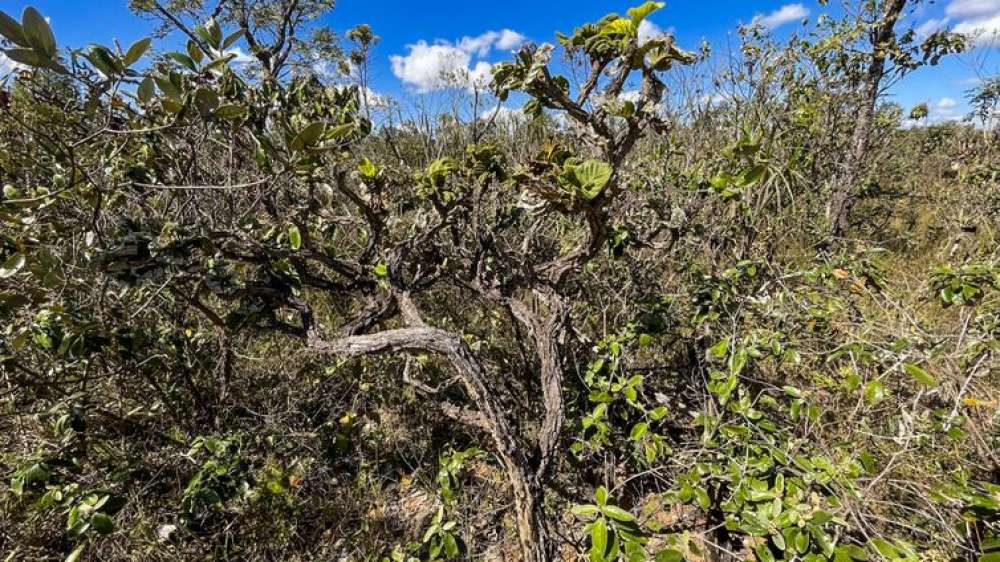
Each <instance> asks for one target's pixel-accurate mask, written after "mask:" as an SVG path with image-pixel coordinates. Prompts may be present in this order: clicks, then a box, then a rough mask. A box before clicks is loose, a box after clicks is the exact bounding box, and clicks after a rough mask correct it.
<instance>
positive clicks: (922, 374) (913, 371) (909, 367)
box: [903, 363, 938, 387]
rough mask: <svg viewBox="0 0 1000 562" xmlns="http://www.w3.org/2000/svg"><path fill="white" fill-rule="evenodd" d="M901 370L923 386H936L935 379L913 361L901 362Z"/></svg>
mask: <svg viewBox="0 0 1000 562" xmlns="http://www.w3.org/2000/svg"><path fill="white" fill-rule="evenodd" d="M903 370H904V371H906V374H908V375H910V376H911V377H913V378H914V379H916V380H917V382H919V383H920V384H922V385H924V386H929V387H933V386H937V384H938V383H937V380H936V379H935V378H934V377H933V376H932V375H931V374H930V373H928V372H927V371H925V370H923V369H922V368H921V367H919V366H917V365H914V364H913V363H903Z"/></svg>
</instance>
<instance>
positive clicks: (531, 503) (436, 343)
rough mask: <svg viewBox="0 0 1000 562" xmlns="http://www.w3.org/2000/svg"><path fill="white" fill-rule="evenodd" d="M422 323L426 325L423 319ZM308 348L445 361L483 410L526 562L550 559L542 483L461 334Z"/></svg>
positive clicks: (407, 332) (369, 338)
mask: <svg viewBox="0 0 1000 562" xmlns="http://www.w3.org/2000/svg"><path fill="white" fill-rule="evenodd" d="M400 307H401V308H402V309H403V310H404V311H406V316H410V317H411V320H412V321H414V322H418V316H417V314H416V311H415V309H414V308H413V306H412V303H411V302H410V301H409V299H408V298H404V299H403V302H401V303H400ZM419 322H420V323H421V324H422V321H419ZM309 347H310V348H311V349H312V350H313V351H315V352H318V353H322V354H331V355H341V356H347V357H358V356H362V355H372V354H377V353H384V352H394V351H397V352H398V351H421V352H426V353H435V354H438V355H441V356H443V357H445V358H446V359H447V360H448V361H449V362H450V363H451V366H452V368H453V369H454V370H455V373H456V375H457V376H458V378H459V380H461V382H462V385H463V386H464V387H465V391H466V393H467V394H468V395H469V399H470V400H471V401H472V402H473V403H474V404H475V405H476V407H477V408H478V409H479V413H480V416H481V419H482V421H483V424H484V427H485V429H486V430H487V432H488V433H489V434H490V437H491V438H492V440H493V444H494V447H495V448H496V451H497V455H498V456H499V457H500V460H501V462H502V463H503V465H504V469H505V470H506V472H507V477H508V478H509V479H510V484H511V488H512V495H513V499H514V516H515V523H516V525H517V534H518V542H519V546H520V548H521V552H522V557H523V560H524V562H543V561H545V560H547V559H548V558H547V556H546V555H547V552H548V550H547V549H548V548H549V544H548V538H547V533H546V531H545V525H544V512H543V505H542V499H543V498H542V486H541V483H540V480H539V479H538V477H537V476H536V475H535V474H534V472H533V470H532V469H531V466H530V463H529V460H528V459H527V458H526V456H525V455H524V449H523V448H522V447H521V445H520V444H519V443H518V440H517V438H516V437H515V434H514V431H513V429H512V428H511V426H510V423H509V421H508V420H507V418H506V416H505V415H504V414H503V411H502V408H501V406H500V405H499V404H498V403H497V401H496V399H495V398H494V394H493V393H492V392H491V391H490V389H489V386H488V385H487V383H486V380H487V376H486V372H485V369H484V368H483V367H482V365H481V364H480V363H479V361H478V360H477V359H476V357H475V356H474V355H473V353H472V350H470V349H469V347H468V346H467V345H466V344H465V342H464V341H463V340H462V338H461V337H460V336H459V335H457V334H454V333H451V332H447V331H445V330H440V329H437V328H431V327H427V326H426V325H418V326H415V327H409V328H399V329H394V330H385V331H382V332H377V333H374V334H369V335H359V336H348V337H343V338H338V339H334V340H324V339H320V338H318V337H316V336H311V337H310V340H309ZM560 404H561V403H560ZM560 409H561V405H560ZM557 428H558V425H557Z"/></svg>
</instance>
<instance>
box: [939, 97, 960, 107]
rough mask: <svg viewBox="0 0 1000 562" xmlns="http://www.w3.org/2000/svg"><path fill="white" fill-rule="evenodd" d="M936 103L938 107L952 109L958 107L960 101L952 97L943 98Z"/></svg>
mask: <svg viewBox="0 0 1000 562" xmlns="http://www.w3.org/2000/svg"><path fill="white" fill-rule="evenodd" d="M935 105H936V106H937V108H938V109H952V108H954V107H958V102H957V101H955V100H954V99H952V98H941V99H939V100H938V102H937V103H936V104H935Z"/></svg>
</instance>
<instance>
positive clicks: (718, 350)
mask: <svg viewBox="0 0 1000 562" xmlns="http://www.w3.org/2000/svg"><path fill="white" fill-rule="evenodd" d="M709 351H711V352H712V356H714V357H715V358H716V359H722V358H723V357H725V356H726V355H727V354H728V353H729V340H728V339H725V340H719V341H718V342H716V343H715V345H713V346H712V347H710V348H709Z"/></svg>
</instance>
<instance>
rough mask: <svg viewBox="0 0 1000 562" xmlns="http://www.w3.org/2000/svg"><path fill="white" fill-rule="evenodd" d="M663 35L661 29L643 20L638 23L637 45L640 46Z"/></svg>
mask: <svg viewBox="0 0 1000 562" xmlns="http://www.w3.org/2000/svg"><path fill="white" fill-rule="evenodd" d="M661 35H664V32H663V29H662V28H661V27H660V26H658V25H656V24H655V23H653V22H651V21H649V20H648V19H644V20H642V21H641V22H639V44H640V45H642V44H643V43H645V42H646V41H649V40H650V39H653V38H655V37H659V36H661Z"/></svg>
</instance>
